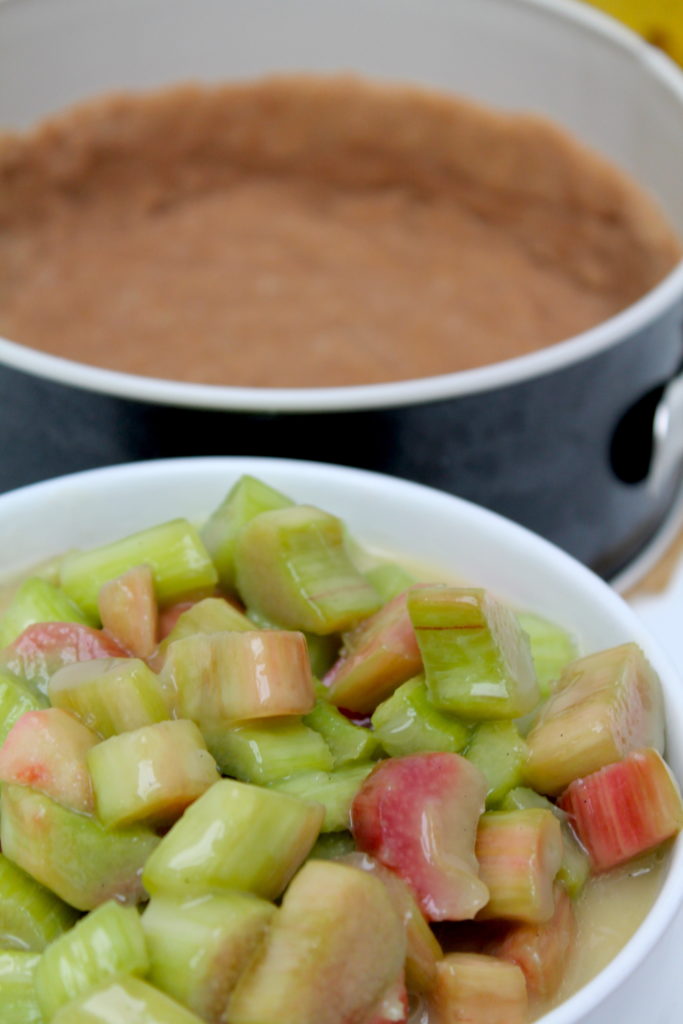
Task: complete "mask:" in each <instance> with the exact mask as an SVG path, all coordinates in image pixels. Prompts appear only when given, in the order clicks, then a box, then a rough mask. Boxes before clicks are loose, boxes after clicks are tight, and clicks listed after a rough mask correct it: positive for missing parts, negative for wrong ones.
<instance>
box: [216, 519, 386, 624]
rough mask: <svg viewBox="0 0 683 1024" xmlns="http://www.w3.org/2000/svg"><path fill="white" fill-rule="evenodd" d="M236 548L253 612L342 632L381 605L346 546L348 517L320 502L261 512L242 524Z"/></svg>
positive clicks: (241, 585) (243, 592)
mask: <svg viewBox="0 0 683 1024" xmlns="http://www.w3.org/2000/svg"><path fill="white" fill-rule="evenodd" d="M234 554H235V566H236V581H237V589H238V591H239V595H240V597H241V598H242V600H243V601H244V603H245V605H246V607H247V609H248V611H249V612H250V613H251V612H252V611H253V612H254V613H256V614H258V615H260V616H264V617H265V618H266V619H268V620H269V621H270V622H274V623H278V624H279V625H281V626H284V627H286V628H287V629H301V630H304V631H307V632H310V633H320V634H322V635H327V634H329V633H339V632H342V631H343V630H347V629H350V628H351V627H352V626H355V625H356V623H357V622H360V620H361V619H365V618H367V617H368V615H372V613H373V612H375V611H377V609H378V607H379V606H380V604H381V601H380V598H379V595H378V594H377V591H376V590H375V589H374V588H373V587H372V586H371V585H370V584H369V583H368V581H367V580H366V579H365V577H364V576H363V575H362V574H361V573H360V572H359V571H358V569H356V567H355V565H354V564H353V562H352V561H351V559H350V557H349V555H348V553H347V550H346V536H345V531H344V524H343V523H342V521H341V520H340V519H338V518H337V517H336V516H332V515H329V514H328V513H327V512H322V511H321V510H320V509H317V508H312V507H309V506H307V505H293V506H291V507H289V508H281V509H277V510H275V511H272V512H262V513H261V514H260V515H257V516H256V517H255V518H254V519H251V520H250V521H249V522H248V523H246V525H245V526H243V527H242V529H241V530H240V531H239V533H238V534H237V538H236V544H235V552H234Z"/></svg>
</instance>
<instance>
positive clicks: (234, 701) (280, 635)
mask: <svg viewBox="0 0 683 1024" xmlns="http://www.w3.org/2000/svg"><path fill="white" fill-rule="evenodd" d="M160 678H161V683H162V686H163V688H164V692H165V693H166V694H167V698H168V700H169V702H170V704H171V706H172V707H173V708H174V710H175V713H176V715H177V716H178V717H179V718H189V719H191V720H192V721H193V722H196V723H197V725H198V726H199V728H200V729H203V728H207V729H211V730H215V729H216V728H217V727H221V726H224V725H231V724H234V723H235V722H242V721H246V720H250V719H254V718H276V717H280V716H283V715H306V714H308V713H309V711H312V710H313V708H314V706H315V689H314V684H313V677H312V675H311V666H310V662H309V660H308V651H307V648H306V638H305V637H304V635H303V633H299V632H294V631H290V630H281V629H264V630H250V631H249V632H234V631H230V632H221V633H211V634H196V635H194V636H188V637H185V638H184V639H183V640H176V641H175V642H174V643H172V644H171V645H170V647H169V648H168V651H167V654H166V661H165V662H164V667H163V669H162V671H161V676H160Z"/></svg>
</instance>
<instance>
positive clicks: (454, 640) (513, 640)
mask: <svg viewBox="0 0 683 1024" xmlns="http://www.w3.org/2000/svg"><path fill="white" fill-rule="evenodd" d="M408 612H409V614H410V618H411V620H412V623H413V626H414V628H415V635H416V636H417V642H418V645H419V648H420V651H421V653H422V661H423V664H424V672H425V677H426V680H427V688H428V689H429V693H430V695H431V698H432V700H433V702H434V704H436V706H437V707H439V708H441V709H442V710H443V711H452V712H453V713H454V714H457V715H462V716H463V717H464V718H487V719H490V718H518V717H519V716H520V715H524V714H526V713H527V712H528V711H531V710H532V708H534V707H535V705H536V704H537V703H538V701H539V697H540V691H539V688H538V681H537V679H536V672H535V670H534V666H533V662H532V659H531V649H530V646H529V638H528V636H527V634H526V633H525V632H524V631H523V630H522V628H521V626H520V625H519V622H518V621H517V618H516V616H515V615H514V614H513V612H512V611H510V609H509V608H507V607H506V606H505V605H503V604H501V603H500V601H497V600H496V599H495V598H494V597H492V595H491V594H489V593H488V592H487V591H485V590H480V589H477V588H468V587H444V586H433V587H424V588H415V589H413V590H411V591H410V592H409V594H408Z"/></svg>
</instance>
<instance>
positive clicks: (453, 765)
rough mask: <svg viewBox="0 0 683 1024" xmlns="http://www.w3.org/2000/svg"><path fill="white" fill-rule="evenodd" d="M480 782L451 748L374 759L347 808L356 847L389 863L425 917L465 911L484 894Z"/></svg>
mask: <svg viewBox="0 0 683 1024" xmlns="http://www.w3.org/2000/svg"><path fill="white" fill-rule="evenodd" d="M486 789H487V784H486V781H485V779H484V777H483V775H482V773H481V772H480V771H479V769H478V768H476V767H475V766H474V765H473V764H471V763H470V762H469V761H467V760H466V759H465V758H464V757H461V756H460V755H459V754H447V753H435V754H413V755H411V756H409V757H398V758H392V759H391V760H388V761H383V762H381V763H380V764H379V765H378V766H377V767H376V768H375V769H374V771H373V772H372V773H371V774H370V775H369V776H368V778H367V779H366V780H365V782H364V783H363V785H362V786H361V788H360V790H359V792H358V795H357V796H356V799H355V800H354V802H353V806H352V809H351V824H352V832H353V834H354V837H355V839H356V844H357V846H358V848H359V849H360V850H363V851H365V852H366V853H370V854H372V855H373V856H374V857H376V858H377V859H378V860H379V861H381V863H382V864H385V865H386V866H387V867H389V868H392V869H393V870H394V871H396V872H397V873H398V874H399V875H400V876H401V877H402V878H403V879H404V881H406V882H407V883H408V884H409V885H410V887H411V888H412V890H413V892H414V893H415V894H416V896H417V899H418V902H419V904H420V906H421V908H422V911H423V913H424V914H425V916H426V917H427V919H428V920H430V921H444V920H446V921H459V920H462V919H466V918H472V917H474V915H475V914H476V913H477V911H479V910H480V909H481V908H482V907H483V906H484V904H485V903H486V902H487V900H488V895H489V894H488V889H487V887H486V885H485V884H484V882H483V881H482V880H481V879H480V878H479V877H478V870H479V869H478V865H477V860H476V857H475V854H474V844H475V838H476V831H477V824H478V821H479V817H480V815H481V813H482V811H483V809H484V800H485V797H486Z"/></svg>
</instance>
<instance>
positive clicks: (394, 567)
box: [365, 562, 417, 604]
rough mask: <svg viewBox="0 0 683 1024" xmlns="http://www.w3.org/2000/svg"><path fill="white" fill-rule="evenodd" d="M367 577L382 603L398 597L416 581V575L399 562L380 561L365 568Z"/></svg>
mask: <svg viewBox="0 0 683 1024" xmlns="http://www.w3.org/2000/svg"><path fill="white" fill-rule="evenodd" d="M365 577H366V579H367V580H369V582H370V583H371V584H372V586H373V587H374V588H375V590H376V591H377V593H378V594H379V596H380V598H381V600H382V604H386V603H387V602H388V601H391V599H392V598H393V597H398V595H399V594H402V593H403V591H404V590H408V588H409V587H412V585H413V584H414V583H416V582H417V581H416V579H415V577H414V576H413V575H412V573H409V572H408V570H407V569H404V568H403V566H402V565H399V564H398V563H397V562H380V563H379V565H373V566H372V568H371V569H366V570H365Z"/></svg>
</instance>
